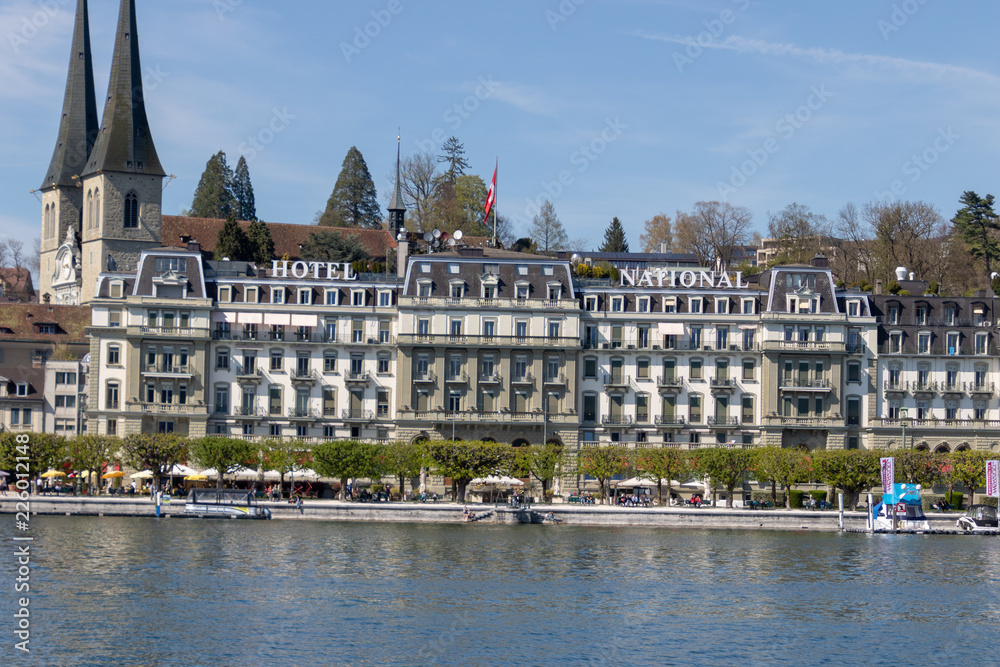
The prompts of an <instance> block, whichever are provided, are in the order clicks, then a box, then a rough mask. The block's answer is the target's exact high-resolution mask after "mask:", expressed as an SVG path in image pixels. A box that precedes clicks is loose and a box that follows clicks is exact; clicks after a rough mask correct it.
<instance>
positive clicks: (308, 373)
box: [289, 368, 319, 382]
mask: <svg viewBox="0 0 1000 667" xmlns="http://www.w3.org/2000/svg"><path fill="white" fill-rule="evenodd" d="M289 376H290V377H291V380H292V382H319V375H318V374H317V373H316V372H315V371H313V370H311V369H308V368H293V369H292V372H291V373H289Z"/></svg>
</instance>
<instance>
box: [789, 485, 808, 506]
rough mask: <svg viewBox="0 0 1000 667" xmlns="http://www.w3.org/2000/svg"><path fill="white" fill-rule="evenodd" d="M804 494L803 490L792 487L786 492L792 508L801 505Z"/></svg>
mask: <svg viewBox="0 0 1000 667" xmlns="http://www.w3.org/2000/svg"><path fill="white" fill-rule="evenodd" d="M805 495H806V492H805V491H799V490H798V489H792V490H791V491H789V492H788V497H789V498H790V499H791V501H792V509H795V508H801V507H802V497H803V496H805Z"/></svg>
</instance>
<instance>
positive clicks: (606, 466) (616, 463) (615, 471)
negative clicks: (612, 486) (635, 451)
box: [577, 445, 632, 505]
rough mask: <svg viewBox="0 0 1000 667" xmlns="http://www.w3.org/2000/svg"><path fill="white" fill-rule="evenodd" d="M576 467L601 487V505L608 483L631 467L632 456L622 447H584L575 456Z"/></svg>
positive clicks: (606, 492) (605, 495)
mask: <svg viewBox="0 0 1000 667" xmlns="http://www.w3.org/2000/svg"><path fill="white" fill-rule="evenodd" d="M577 466H578V467H579V470H580V472H581V473H583V474H584V475H590V476H591V477H593V478H594V479H596V480H597V483H598V484H599V485H600V487H601V504H602V505H603V504H604V501H605V499H606V498H607V497H608V482H609V481H610V480H611V479H612V478H613V477H615V476H616V475H621V474H622V473H624V472H625V471H626V470H628V469H629V468H630V467H631V466H632V454H631V453H630V452H629V451H628V450H627V449H625V448H624V447H621V446H617V445H612V446H610V447H584V448H583V449H581V450H580V452H579V453H578V454H577Z"/></svg>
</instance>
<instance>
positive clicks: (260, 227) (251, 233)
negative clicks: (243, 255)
mask: <svg viewBox="0 0 1000 667" xmlns="http://www.w3.org/2000/svg"><path fill="white" fill-rule="evenodd" d="M247 243H248V244H249V245H250V254H251V256H252V258H253V259H252V261H254V262H256V263H257V265H258V266H266V265H268V264H269V263H270V262H271V260H272V259H274V239H273V238H271V230H270V229H268V227H267V223H265V222H261V221H260V220H254V221H253V222H251V223H250V227H249V228H248V229H247Z"/></svg>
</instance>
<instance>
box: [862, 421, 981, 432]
mask: <svg viewBox="0 0 1000 667" xmlns="http://www.w3.org/2000/svg"><path fill="white" fill-rule="evenodd" d="M904 424H905V426H906V428H907V429H914V430H924V429H930V430H949V429H950V430H956V429H968V430H975V431H983V430H987V429H989V430H995V429H1000V420H997V419H909V418H907V419H872V420H871V426H872V427H876V428H877V427H882V428H888V429H892V430H895V431H899V432H900V433H902V430H903V425H904Z"/></svg>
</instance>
